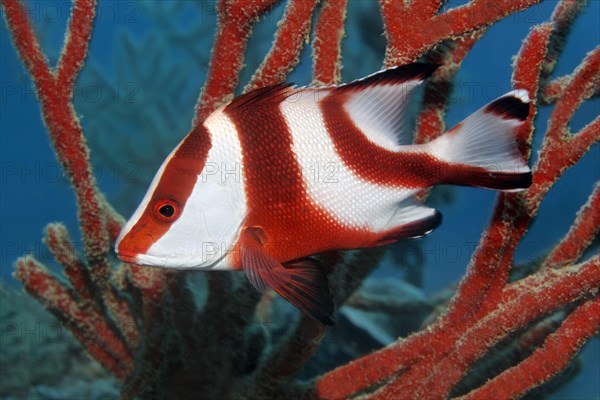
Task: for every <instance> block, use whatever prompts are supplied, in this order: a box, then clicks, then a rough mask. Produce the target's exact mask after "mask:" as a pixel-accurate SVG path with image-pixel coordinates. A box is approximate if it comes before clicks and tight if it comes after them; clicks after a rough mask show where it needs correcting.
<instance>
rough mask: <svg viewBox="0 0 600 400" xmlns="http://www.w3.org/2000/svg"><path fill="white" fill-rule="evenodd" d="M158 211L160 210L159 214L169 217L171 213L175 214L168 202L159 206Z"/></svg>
mask: <svg viewBox="0 0 600 400" xmlns="http://www.w3.org/2000/svg"><path fill="white" fill-rule="evenodd" d="M158 211H159V212H160V215H162V216H163V217H167V218H170V217H172V216H173V214H175V208H174V207H173V206H172V205H170V204H165V205H164V206H162V207H161V208H159V209H158Z"/></svg>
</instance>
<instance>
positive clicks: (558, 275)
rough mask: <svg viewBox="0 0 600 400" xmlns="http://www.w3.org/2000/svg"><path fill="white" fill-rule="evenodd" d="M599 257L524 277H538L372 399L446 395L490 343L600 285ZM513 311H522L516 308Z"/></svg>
mask: <svg viewBox="0 0 600 400" xmlns="http://www.w3.org/2000/svg"><path fill="white" fill-rule="evenodd" d="M599 268H600V258H598V257H596V258H595V259H592V260H590V261H589V262H587V263H584V264H582V265H576V266H573V267H568V268H564V269H561V270H559V271H560V272H553V273H548V274H545V275H540V276H539V277H537V276H535V277H529V278H525V282H523V285H524V286H528V285H527V281H528V280H534V279H535V280H539V281H543V282H544V284H542V285H541V286H540V287H539V290H536V291H521V292H519V294H518V296H517V297H516V298H514V299H510V300H508V301H506V302H502V303H500V304H498V306H497V308H496V309H495V310H494V311H493V312H491V313H489V314H487V315H486V316H485V317H484V318H482V319H481V320H480V321H479V322H478V323H477V324H476V325H474V326H473V327H472V328H470V329H468V330H467V331H466V332H465V334H464V335H463V336H462V337H461V338H460V340H458V341H457V342H456V346H455V347H454V348H453V349H452V350H451V351H450V352H449V353H448V355H447V356H446V357H444V358H443V359H440V360H439V361H438V362H436V364H435V367H434V368H433V369H432V368H431V364H428V363H426V362H421V363H420V364H419V366H418V367H416V368H412V369H411V370H410V371H409V372H407V373H406V374H402V375H400V377H399V378H397V379H396V382H397V383H396V384H395V383H390V384H388V385H386V387H385V388H384V389H382V390H381V391H379V392H378V394H377V396H375V397H374V398H375V399H379V398H381V399H384V398H390V397H394V396H399V395H400V394H401V393H406V392H407V391H408V390H410V391H411V392H412V393H414V396H415V398H420V399H436V398H443V397H445V396H447V394H448V393H449V391H450V390H451V389H452V386H453V385H454V384H456V383H457V382H458V380H459V379H460V378H461V377H462V376H463V375H464V374H465V373H466V371H467V369H468V368H469V366H470V365H472V364H473V362H475V361H476V360H477V359H478V358H480V357H481V356H482V355H483V354H485V352H486V351H487V349H489V348H490V347H491V346H492V345H493V344H495V343H497V342H498V341H500V340H502V339H503V338H504V337H506V335H508V334H509V333H511V332H514V331H515V330H516V329H518V328H521V327H523V326H525V325H526V324H527V323H529V322H531V321H533V320H535V319H537V318H540V317H541V316H543V315H545V314H546V313H549V312H551V311H553V310H555V309H557V308H559V307H561V306H563V305H565V304H569V303H572V302H574V301H576V300H578V299H580V298H582V297H585V296H586V295H588V294H593V293H595V292H596V291H597V289H598V287H599V286H600V274H599V273H598V272H599V271H600V269H599ZM514 310H521V311H520V312H519V313H515V312H514Z"/></svg>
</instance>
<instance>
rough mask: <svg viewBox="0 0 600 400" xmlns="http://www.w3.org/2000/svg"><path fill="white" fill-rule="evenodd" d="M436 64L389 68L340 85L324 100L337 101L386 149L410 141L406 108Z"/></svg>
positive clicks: (368, 134)
mask: <svg viewBox="0 0 600 400" xmlns="http://www.w3.org/2000/svg"><path fill="white" fill-rule="evenodd" d="M437 67H438V66H437V65H435V64H424V63H415V64H409V65H404V66H401V67H393V68H388V69H385V70H382V71H379V72H377V73H375V74H372V75H369V76H367V77H365V78H362V79H359V80H356V81H353V82H350V83H348V84H345V85H342V86H339V87H338V88H336V89H335V90H333V91H332V92H331V94H330V95H329V96H327V97H326V98H325V99H324V100H323V101H324V102H339V103H340V105H341V106H342V107H343V109H344V110H345V111H346V112H347V113H348V115H349V116H350V118H351V119H352V121H353V122H354V124H355V125H356V126H357V127H358V128H359V129H360V130H361V131H362V132H363V133H364V134H365V135H366V136H367V137H368V138H369V140H371V141H372V142H374V143H375V144H377V145H379V146H381V147H384V148H386V149H388V150H392V151H395V150H399V145H406V144H411V142H412V135H411V132H408V130H407V129H406V110H407V106H408V100H409V98H410V95H411V93H412V92H413V90H414V89H415V88H416V87H417V86H418V85H419V84H420V83H421V82H422V81H423V80H424V79H426V78H427V77H429V76H430V75H431V74H432V73H433V72H434V71H435V69H436V68H437Z"/></svg>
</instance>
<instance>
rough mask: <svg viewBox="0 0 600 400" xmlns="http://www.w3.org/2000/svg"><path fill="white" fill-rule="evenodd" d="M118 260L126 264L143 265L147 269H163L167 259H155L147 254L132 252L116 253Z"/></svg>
mask: <svg viewBox="0 0 600 400" xmlns="http://www.w3.org/2000/svg"><path fill="white" fill-rule="evenodd" d="M117 257H118V258H119V260H121V261H123V262H125V263H127V264H135V265H144V266H149V267H165V266H166V264H167V259H166V258H165V257H156V256H151V255H148V254H139V253H136V252H133V251H119V252H118V253H117Z"/></svg>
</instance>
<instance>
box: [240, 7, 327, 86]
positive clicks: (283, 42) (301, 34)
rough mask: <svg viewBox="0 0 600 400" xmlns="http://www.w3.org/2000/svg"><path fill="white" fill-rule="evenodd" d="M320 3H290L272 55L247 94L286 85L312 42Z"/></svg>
mask: <svg viewBox="0 0 600 400" xmlns="http://www.w3.org/2000/svg"><path fill="white" fill-rule="evenodd" d="M316 5H317V0H308V1H307V0H290V1H289V3H288V5H287V7H286V9H285V14H284V16H283V20H282V23H281V24H280V25H279V29H278V30H277V33H276V35H275V40H274V41H273V45H272V46H271V50H269V54H267V57H266V58H265V60H264V61H263V62H262V64H261V65H260V67H259V68H258V69H257V71H256V72H255V73H254V76H253V77H252V79H251V80H250V83H249V84H248V85H246V87H245V89H244V92H248V91H250V90H252V89H256V88H259V87H263V86H269V85H274V84H276V83H281V82H283V81H285V78H286V77H287V74H288V73H289V72H290V71H291V70H292V69H293V68H294V67H295V66H296V64H298V61H299V60H300V51H301V50H302V47H303V46H304V43H306V42H308V33H309V31H310V22H311V17H312V14H313V11H314V9H315V7H316Z"/></svg>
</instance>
